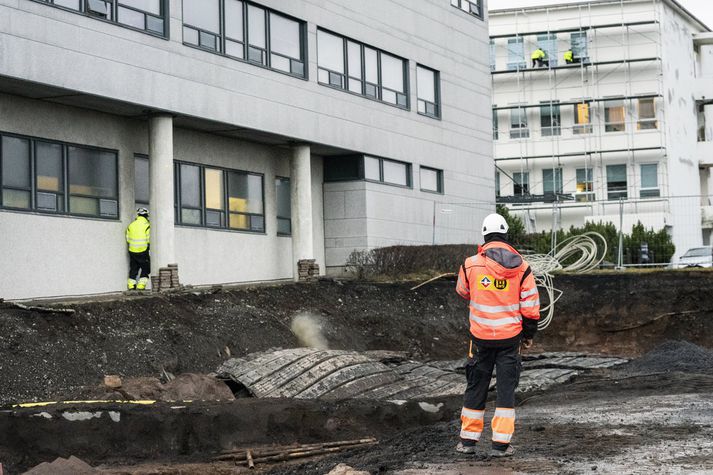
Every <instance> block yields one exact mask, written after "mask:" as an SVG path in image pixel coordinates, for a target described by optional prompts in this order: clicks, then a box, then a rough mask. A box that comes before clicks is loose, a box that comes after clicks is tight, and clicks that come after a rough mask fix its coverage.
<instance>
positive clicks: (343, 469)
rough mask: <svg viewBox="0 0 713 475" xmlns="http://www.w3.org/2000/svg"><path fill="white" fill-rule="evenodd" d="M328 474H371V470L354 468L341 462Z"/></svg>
mask: <svg viewBox="0 0 713 475" xmlns="http://www.w3.org/2000/svg"><path fill="white" fill-rule="evenodd" d="M327 475H370V474H369V472H365V471H362V470H354V469H353V468H352V467H350V466H349V465H347V464H344V463H340V464H339V465H337V466H336V467H334V468H333V469H332V470H331V471H330V472H329V473H328V474H327Z"/></svg>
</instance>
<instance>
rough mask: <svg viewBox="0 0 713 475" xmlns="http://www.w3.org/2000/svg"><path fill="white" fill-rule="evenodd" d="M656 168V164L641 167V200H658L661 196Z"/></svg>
mask: <svg viewBox="0 0 713 475" xmlns="http://www.w3.org/2000/svg"><path fill="white" fill-rule="evenodd" d="M658 168H659V167H658V164H656V163H647V164H644V165H641V191H640V195H639V196H641V197H642V198H658V197H659V196H661V191H660V190H659V178H658Z"/></svg>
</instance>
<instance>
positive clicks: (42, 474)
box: [23, 456, 99, 475]
mask: <svg viewBox="0 0 713 475" xmlns="http://www.w3.org/2000/svg"><path fill="white" fill-rule="evenodd" d="M94 474H99V471H98V470H96V469H94V468H92V467H91V466H90V465H89V464H88V463H86V462H84V461H83V460H81V459H78V458H77V457H75V456H71V457H69V458H68V459H63V458H61V457H60V458H58V459H56V460H55V461H54V462H52V463H47V462H44V463H41V464H39V465H38V466H36V467H34V468H33V469H31V470H29V471H27V472H25V473H24V474H23V475H94Z"/></svg>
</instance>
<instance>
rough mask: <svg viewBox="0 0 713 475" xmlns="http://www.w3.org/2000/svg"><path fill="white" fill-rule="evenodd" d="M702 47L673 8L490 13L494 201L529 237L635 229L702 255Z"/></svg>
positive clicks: (705, 74) (705, 176)
mask: <svg viewBox="0 0 713 475" xmlns="http://www.w3.org/2000/svg"><path fill="white" fill-rule="evenodd" d="M710 38H711V33H710V32H709V30H708V28H707V27H706V26H705V25H704V24H702V23H701V22H700V21H699V20H697V19H696V18H695V17H694V16H693V15H692V14H690V13H689V12H688V11H687V10H685V9H684V8H683V7H682V6H681V5H680V4H679V3H678V2H676V1H673V0H592V1H588V2H564V3H558V4H552V5H544V6H539V7H532V8H517V9H507V10H491V11H490V64H491V72H492V81H493V91H494V93H493V120H494V139H495V160H496V166H497V167H498V169H499V170H498V175H497V181H498V185H497V188H498V189H497V192H498V195H499V200H500V201H501V202H503V203H508V206H509V207H510V208H511V209H513V210H515V212H516V213H518V214H519V215H520V216H522V217H523V218H524V220H525V223H526V225H527V226H528V227H529V229H530V230H531V231H538V232H539V231H550V230H552V229H553V228H557V229H561V228H569V227H570V226H572V225H574V226H582V225H583V224H584V223H585V222H588V221H594V222H599V221H602V222H612V223H614V224H615V225H616V226H617V227H619V226H620V224H621V225H623V229H624V230H625V232H630V231H631V227H632V225H634V224H636V222H637V221H641V222H642V223H643V224H644V225H646V226H647V227H653V228H654V229H656V230H660V229H667V230H668V231H669V232H670V233H671V235H672V237H673V241H674V243H675V244H676V248H677V251H676V255H680V254H681V253H683V252H685V251H686V250H687V249H689V248H691V247H694V246H700V245H701V244H703V243H705V244H710V243H711V240H710V236H711V227H712V226H713V222H712V221H711V215H710V204H711V203H710V201H709V199H708V198H709V197H708V195H709V193H710V192H713V188H711V187H710V185H709V182H710V166H711V160H713V153H712V151H713V149H711V148H710V146H711V145H710V144H711V142H710V140H711V137H712V136H713V134H710V127H709V128H708V129H706V130H707V131H706V133H705V136H702V137H701V136H700V135H701V134H699V133H698V130H699V128H700V127H701V126H700V125H699V119H698V117H697V114H696V110H700V111H701V114H699V115H701V116H703V115H704V114H703V111H705V116H706V117H708V118H709V120H708V122H707V123H708V124H710V123H711V120H713V117H711V116H710V114H711V112H713V111H711V107H713V106H711V105H707V104H710V102H711V99H713V71H711V69H713V63H712V62H711V46H710ZM538 47H540V48H541V49H542V50H543V51H544V52H545V53H546V55H547V58H546V61H545V63H544V64H542V65H541V66H540V65H538V64H536V62H535V63H533V62H532V61H531V53H532V52H533V51H535V50H536V49H537V48H538ZM568 50H569V51H571V52H572V61H571V62H567V61H566V60H565V53H567V51H568ZM701 130H702V129H701ZM699 139H700V140H703V141H700V140H699ZM705 140H708V142H705ZM699 195H700V196H699ZM620 210H623V213H622V214H623V219H620V218H621V217H620Z"/></svg>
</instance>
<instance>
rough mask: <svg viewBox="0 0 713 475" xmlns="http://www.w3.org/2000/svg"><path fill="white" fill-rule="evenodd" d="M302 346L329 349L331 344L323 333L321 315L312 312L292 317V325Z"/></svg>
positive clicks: (291, 327)
mask: <svg viewBox="0 0 713 475" xmlns="http://www.w3.org/2000/svg"><path fill="white" fill-rule="evenodd" d="M290 329H291V330H292V333H294V334H295V336H296V337H297V339H298V340H299V341H300V343H301V344H302V346H306V347H309V348H316V349H318V350H328V349H329V344H328V343H327V340H326V338H324V335H322V322H321V320H320V318H319V317H317V316H316V315H312V314H310V313H300V314H297V315H295V316H294V318H293V319H292V325H291V326H290Z"/></svg>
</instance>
